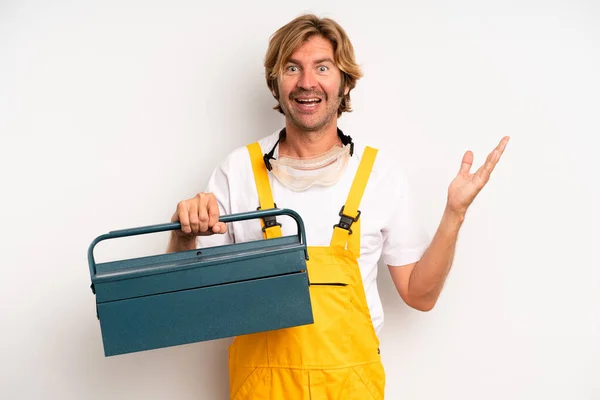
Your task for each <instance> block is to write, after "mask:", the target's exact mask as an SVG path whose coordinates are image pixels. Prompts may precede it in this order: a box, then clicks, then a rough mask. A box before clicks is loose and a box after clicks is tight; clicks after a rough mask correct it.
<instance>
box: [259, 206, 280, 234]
mask: <svg viewBox="0 0 600 400" xmlns="http://www.w3.org/2000/svg"><path fill="white" fill-rule="evenodd" d="M273 206H274V207H275V208H277V204H273ZM260 209H261V208H260V206H258V208H257V209H256V210H257V211H258V210H260ZM262 220H263V222H264V226H263V228H262V231H263V232H266V231H267V228H272V227H274V226H279V227H281V224H280V223H279V222H277V217H275V216H274V215H271V216H269V217H263V218H262Z"/></svg>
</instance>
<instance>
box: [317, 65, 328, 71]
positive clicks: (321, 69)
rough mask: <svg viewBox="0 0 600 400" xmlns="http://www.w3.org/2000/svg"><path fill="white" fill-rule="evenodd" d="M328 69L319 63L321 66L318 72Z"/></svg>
mask: <svg viewBox="0 0 600 400" xmlns="http://www.w3.org/2000/svg"><path fill="white" fill-rule="evenodd" d="M328 70H329V68H327V67H326V66H324V65H321V66H320V67H319V72H327V71H328Z"/></svg>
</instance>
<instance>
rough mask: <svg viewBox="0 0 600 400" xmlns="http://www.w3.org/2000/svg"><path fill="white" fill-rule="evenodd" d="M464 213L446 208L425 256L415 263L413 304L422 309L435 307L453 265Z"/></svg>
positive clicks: (411, 285) (410, 288) (411, 282)
mask: <svg viewBox="0 0 600 400" xmlns="http://www.w3.org/2000/svg"><path fill="white" fill-rule="evenodd" d="M463 221H464V215H463V214H459V213H456V212H453V211H452V210H450V209H449V208H448V207H447V208H446V209H445V210H444V214H443V216H442V220H441V222H440V225H439V227H438V229H437V231H436V233H435V235H434V237H433V240H432V241H431V244H430V246H429V248H428V249H427V250H426V251H425V253H424V254H423V257H421V259H420V260H419V261H418V262H417V264H416V265H415V267H414V269H413V271H412V273H411V275H410V280H409V284H408V294H409V298H410V300H411V303H412V305H413V306H414V307H415V308H418V309H422V310H431V309H432V308H433V306H434V305H435V303H436V302H437V299H438V297H439V296H440V293H441V291H442V287H443V286H444V282H445V281H446V277H447V276H448V273H449V272H450V268H451V267H452V261H453V259H454V251H455V248H456V241H457V239H458V232H459V230H460V227H461V226H462V223H463Z"/></svg>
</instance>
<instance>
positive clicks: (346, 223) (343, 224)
mask: <svg viewBox="0 0 600 400" xmlns="http://www.w3.org/2000/svg"><path fill="white" fill-rule="evenodd" d="M339 215H340V222H339V223H337V224H336V225H334V226H333V227H334V228H335V227H338V228H341V229H345V230H347V231H348V232H349V234H350V235H352V229H350V227H351V226H352V224H353V223H355V222H356V221H358V219H359V218H360V210H358V214H356V217H354V218H353V217H350V216H348V215H346V214H344V206H342V209H341V210H340V214H339Z"/></svg>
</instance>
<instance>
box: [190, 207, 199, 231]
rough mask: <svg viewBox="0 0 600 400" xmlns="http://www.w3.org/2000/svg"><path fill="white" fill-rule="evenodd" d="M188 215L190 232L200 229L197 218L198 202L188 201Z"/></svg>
mask: <svg viewBox="0 0 600 400" xmlns="http://www.w3.org/2000/svg"><path fill="white" fill-rule="evenodd" d="M189 204H190V205H189V209H188V215H189V218H190V227H191V233H193V234H197V233H198V232H199V231H200V220H199V218H198V203H197V202H195V201H190V202H189Z"/></svg>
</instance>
